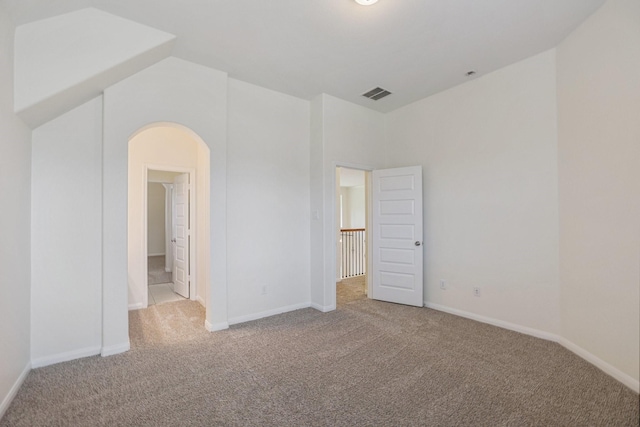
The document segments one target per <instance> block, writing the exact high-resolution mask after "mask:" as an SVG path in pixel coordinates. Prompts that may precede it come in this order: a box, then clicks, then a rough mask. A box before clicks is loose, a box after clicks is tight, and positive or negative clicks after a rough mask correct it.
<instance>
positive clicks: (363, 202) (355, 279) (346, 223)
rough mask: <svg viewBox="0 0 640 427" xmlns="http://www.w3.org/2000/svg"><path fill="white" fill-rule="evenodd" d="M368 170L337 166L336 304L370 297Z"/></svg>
mask: <svg viewBox="0 0 640 427" xmlns="http://www.w3.org/2000/svg"><path fill="white" fill-rule="evenodd" d="M367 178H368V172H367V171H364V170H358V169H352V168H347V167H340V166H338V167H337V168H336V226H337V227H336V304H337V305H338V306H339V305H341V304H348V303H351V302H354V301H357V300H360V299H363V298H367V296H368V280H367V278H368V268H367V264H368V249H367V246H368V242H369V239H368V227H367V212H368V206H367V203H368V199H369V197H368V195H367V191H368V186H367Z"/></svg>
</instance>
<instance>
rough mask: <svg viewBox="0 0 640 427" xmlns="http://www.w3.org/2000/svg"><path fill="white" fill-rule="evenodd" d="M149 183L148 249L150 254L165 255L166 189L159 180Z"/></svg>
mask: <svg viewBox="0 0 640 427" xmlns="http://www.w3.org/2000/svg"><path fill="white" fill-rule="evenodd" d="M147 185H148V187H147V217H148V218H147V251H148V255H149V256H151V255H164V254H165V243H166V235H165V211H166V206H165V196H166V190H165V188H164V186H163V185H162V184H160V183H157V182H149V183H148V184H147Z"/></svg>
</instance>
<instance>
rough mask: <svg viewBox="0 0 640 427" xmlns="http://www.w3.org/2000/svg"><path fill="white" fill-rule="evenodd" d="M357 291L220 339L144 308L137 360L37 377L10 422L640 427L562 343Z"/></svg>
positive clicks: (182, 310)
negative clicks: (325, 308) (331, 307)
mask: <svg viewBox="0 0 640 427" xmlns="http://www.w3.org/2000/svg"><path fill="white" fill-rule="evenodd" d="M347 285H348V284H347ZM360 292H362V285H360ZM349 293H350V294H352V295H355V296H354V297H353V298H351V299H349V298H342V297H341V299H342V302H341V304H340V305H339V308H338V310H336V311H334V312H331V313H320V312H318V311H316V310H313V309H303V310H298V311H295V312H291V313H286V314H282V315H279V316H274V317H270V318H266V319H261V320H258V321H255V322H249V323H245V324H241V325H236V326H233V327H231V328H230V329H229V330H227V331H223V332H217V333H208V332H206V331H205V330H204V329H203V327H202V322H203V317H204V310H203V309H202V308H201V307H200V306H199V305H198V304H197V303H193V302H191V301H184V302H177V303H169V304H164V305H159V306H154V307H151V308H149V309H146V310H139V311H134V312H131V314H130V322H131V343H132V350H131V351H129V352H127V353H124V354H121V355H116V356H111V357H107V358H102V357H99V356H98V357H90V358H85V359H81V360H77V361H73V362H67V363H61V364H58V365H54V366H49V367H45V368H40V369H35V370H33V371H32V372H31V373H30V374H29V375H28V377H27V379H26V381H25V384H24V386H23V387H22V389H21V390H20V391H19V392H18V395H17V397H16V399H15V400H14V402H13V404H12V405H11V407H10V408H9V410H8V412H7V413H6V415H5V417H4V418H3V419H2V420H1V421H0V426H186V425H188V426H427V425H428V426H638V407H639V399H638V395H637V394H635V393H634V392H632V391H630V390H629V389H627V388H626V387H624V386H623V385H621V384H620V383H618V382H616V381H615V380H613V379H612V378H610V377H609V376H607V375H606V374H604V373H602V372H601V371H599V370H598V369H597V368H595V367H593V366H592V365H590V364H589V363H587V362H585V361H584V360H582V359H580V358H579V357H577V356H575V355H573V354H572V353H570V352H568V351H566V350H565V349H563V348H562V347H560V346H559V345H557V344H554V343H551V342H547V341H543V340H540V339H536V338H532V337H529V336H525V335H521V334H518V333H515V332H510V331H506V330H503V329H499V328H496V327H493V326H489V325H485V324H481V323H477V322H474V321H471V320H467V319H463V318H459V317H455V316H452V315H449V314H446V313H441V312H437V311H434V310H429V309H426V308H414V307H406V306H401V305H396V304H389V303H383V302H377V301H372V300H368V299H366V298H364V297H362V295H360V296H358V295H357V294H358V291H357V290H356V289H349V288H346V289H344V288H343V286H342V285H339V286H338V295H339V296H340V295H341V294H342V295H343V297H344V296H345V295H347V294H349Z"/></svg>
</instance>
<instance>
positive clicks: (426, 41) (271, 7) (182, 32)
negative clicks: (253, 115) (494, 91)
mask: <svg viewBox="0 0 640 427" xmlns="http://www.w3.org/2000/svg"><path fill="white" fill-rule="evenodd" d="M604 1H605V0H379V1H378V2H377V3H376V4H374V5H372V6H360V5H358V4H357V3H356V2H355V1H354V0H179V1H177V0H56V1H53V0H0V2H2V3H4V5H5V7H6V8H7V10H8V11H9V13H10V15H11V16H12V18H13V19H14V22H15V23H16V24H18V25H20V24H24V23H28V22H32V21H35V20H39V19H42V18H47V17H51V16H55V15H59V14H62V13H66V12H70V11H75V10H78V9H82V8H85V7H96V8H98V9H101V10H104V11H106V12H110V13H112V14H115V15H119V16H121V17H124V18H127V19H130V20H133V21H136V22H139V23H142V24H146V25H148V26H151V27H154V28H156V29H159V30H162V31H165V32H168V33H170V34H174V35H176V36H177V38H176V42H175V45H174V47H173V55H174V56H177V57H179V58H183V59H186V60H189V61H193V62H196V63H199V64H202V65H206V66H209V67H212V68H215V69H218V70H221V71H226V72H227V73H229V75H230V76H231V77H234V78H237V79H240V80H244V81H246V82H249V83H254V84H257V85H260V86H263V87H266V88H270V89H274V90H277V91H280V92H284V93H288V94H291V95H293V96H297V97H301V98H304V99H311V98H313V97H314V96H316V95H317V94H319V93H323V92H324V93H328V94H330V95H333V96H336V97H339V98H342V99H345V100H348V101H352V102H355V103H358V104H361V105H364V106H367V107H369V108H372V109H375V110H378V111H382V112H387V111H391V110H394V109H396V108H398V107H401V106H404V105H406V104H408V103H411V102H413V101H416V100H418V99H421V98H424V97H426V96H429V95H432V94H434V93H437V92H440V91H442V90H445V89H447V88H449V87H452V86H455V85H457V84H460V83H462V82H464V81H465V80H467V79H469V78H477V77H478V76H482V75H483V74H486V73H488V72H491V71H493V70H496V69H498V68H501V67H503V66H505V65H508V64H511V63H514V62H517V61H519V60H521V59H524V58H527V57H529V56H532V55H535V54H537V53H540V52H543V51H545V50H547V49H550V48H552V47H554V46H556V45H557V44H558V43H559V42H560V41H561V40H562V39H563V38H564V37H566V35H567V34H569V33H570V32H571V30H573V29H574V28H575V27H577V26H578V25H579V24H580V23H581V22H582V21H584V19H585V18H586V17H587V16H589V15H590V14H591V13H593V12H594V11H595V10H596V9H597V8H598V7H599V6H601V5H602V4H603V3H604ZM78 37H81V35H80V34H79V35H78ZM470 70H474V71H476V74H475V75H473V76H471V77H468V76H466V73H467V72H468V71H470ZM376 86H380V87H383V88H385V89H387V90H389V91H391V92H392V95H390V96H388V97H386V98H383V99H381V100H379V101H372V100H369V99H366V98H364V97H362V96H361V94H362V93H364V92H366V91H368V90H369V89H371V88H374V87H376Z"/></svg>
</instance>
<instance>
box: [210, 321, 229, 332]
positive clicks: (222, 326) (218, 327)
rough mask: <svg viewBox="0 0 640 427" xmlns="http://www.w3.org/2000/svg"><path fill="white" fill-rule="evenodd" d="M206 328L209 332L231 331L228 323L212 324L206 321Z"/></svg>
mask: <svg viewBox="0 0 640 427" xmlns="http://www.w3.org/2000/svg"><path fill="white" fill-rule="evenodd" d="M204 327H205V329H206V330H207V331H209V332H217V331H224V330H225V329H229V324H228V323H227V322H220V323H215V324H212V323H209V321H208V320H205V321H204Z"/></svg>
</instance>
